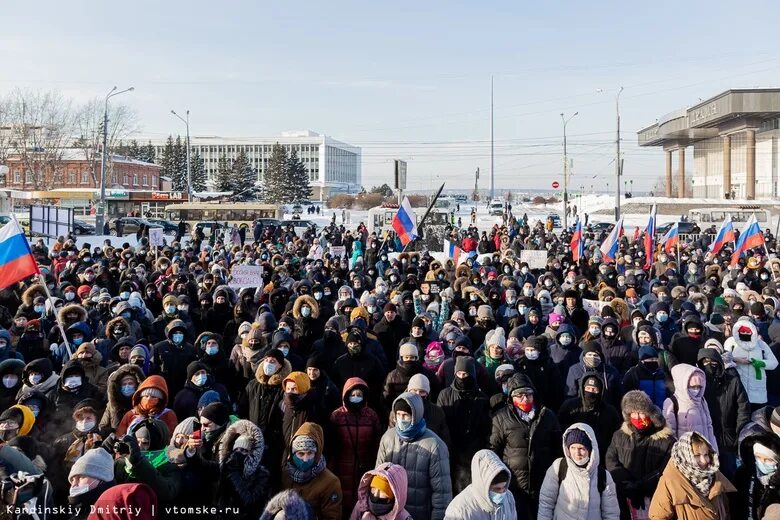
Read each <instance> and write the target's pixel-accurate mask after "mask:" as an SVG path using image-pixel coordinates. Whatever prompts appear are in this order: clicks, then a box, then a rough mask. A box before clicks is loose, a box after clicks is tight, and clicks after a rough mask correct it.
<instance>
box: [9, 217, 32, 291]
mask: <svg viewBox="0 0 780 520" xmlns="http://www.w3.org/2000/svg"><path fill="white" fill-rule="evenodd" d="M35 274H41V272H40V270H39V269H38V263H37V262H36V261H35V258H34V257H33V255H32V251H31V250H30V244H29V242H27V237H25V236H24V231H23V230H22V228H21V226H19V223H18V222H17V221H16V219H15V218H12V219H11V221H10V222H8V224H6V225H5V226H3V227H2V228H0V287H2V288H3V289H5V288H6V287H9V286H11V285H13V284H15V283H16V282H18V281H19V280H24V279H25V278H27V277H28V276H32V275H35Z"/></svg>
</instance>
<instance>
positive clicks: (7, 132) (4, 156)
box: [0, 97, 12, 186]
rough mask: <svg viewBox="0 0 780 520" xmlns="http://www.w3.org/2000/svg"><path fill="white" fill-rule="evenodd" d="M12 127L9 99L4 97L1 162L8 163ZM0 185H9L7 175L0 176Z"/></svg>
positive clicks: (0, 119)
mask: <svg viewBox="0 0 780 520" xmlns="http://www.w3.org/2000/svg"><path fill="white" fill-rule="evenodd" d="M11 128H12V126H11V121H10V115H9V103H8V99H7V98H4V97H3V98H0V164H6V162H7V161H8V149H9V146H10V141H11ZM0 185H3V186H6V185H8V179H7V178H5V176H3V177H2V178H0Z"/></svg>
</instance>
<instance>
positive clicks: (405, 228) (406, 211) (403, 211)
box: [393, 197, 417, 246]
mask: <svg viewBox="0 0 780 520" xmlns="http://www.w3.org/2000/svg"><path fill="white" fill-rule="evenodd" d="M393 230H394V231H395V232H396V233H397V234H398V238H400V239H401V244H403V245H404V246H405V245H406V244H408V243H409V242H411V241H412V240H414V239H415V238H417V216H416V215H415V214H414V210H413V209H412V205H411V203H410V202H409V197H404V200H403V201H401V207H400V208H398V213H396V214H395V217H393Z"/></svg>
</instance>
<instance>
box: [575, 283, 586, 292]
mask: <svg viewBox="0 0 780 520" xmlns="http://www.w3.org/2000/svg"><path fill="white" fill-rule="evenodd" d="M586 287H587V285H586V284H584V283H581V284H579V285H578V286H577V288H578V289H579V290H580V291H584V290H585V288H586Z"/></svg>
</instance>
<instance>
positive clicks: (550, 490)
mask: <svg viewBox="0 0 780 520" xmlns="http://www.w3.org/2000/svg"><path fill="white" fill-rule="evenodd" d="M571 430H581V431H583V432H585V434H586V435H587V436H588V438H589V439H590V442H591V444H592V445H593V450H591V452H590V460H588V463H587V464H586V465H585V467H580V466H578V465H577V464H575V463H574V461H573V460H572V458H571V456H570V455H569V450H568V449H566V445H565V443H564V446H563V456H564V457H566V466H567V470H566V478H564V479H563V481H560V482H559V481H558V474H559V473H558V472H559V470H560V466H561V463H562V461H563V459H558V460H556V461H555V462H553V463H552V466H550V468H549V469H548V470H547V474H546V475H545V476H544V482H543V483H542V489H541V490H540V491H539V516H538V517H537V518H538V519H539V520H552V519H553V518H555V519H556V520H618V519H619V518H620V505H619V503H618V498H617V491H616V487H615V482H614V480H612V475H610V474H609V472H606V478H607V480H606V482H605V484H606V486H605V487H604V491H603V492H601V493H599V487H598V466H599V463H600V462H601V460H600V458H599V447H598V443H597V442H596V435H595V434H594V433H593V429H592V428H591V427H590V426H588V425H587V424H584V423H575V424H572V425H571V426H569V427H568V428H567V429H566V431H565V432H564V434H563V438H564V439H565V438H566V434H567V433H568V432H570V431H571Z"/></svg>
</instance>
